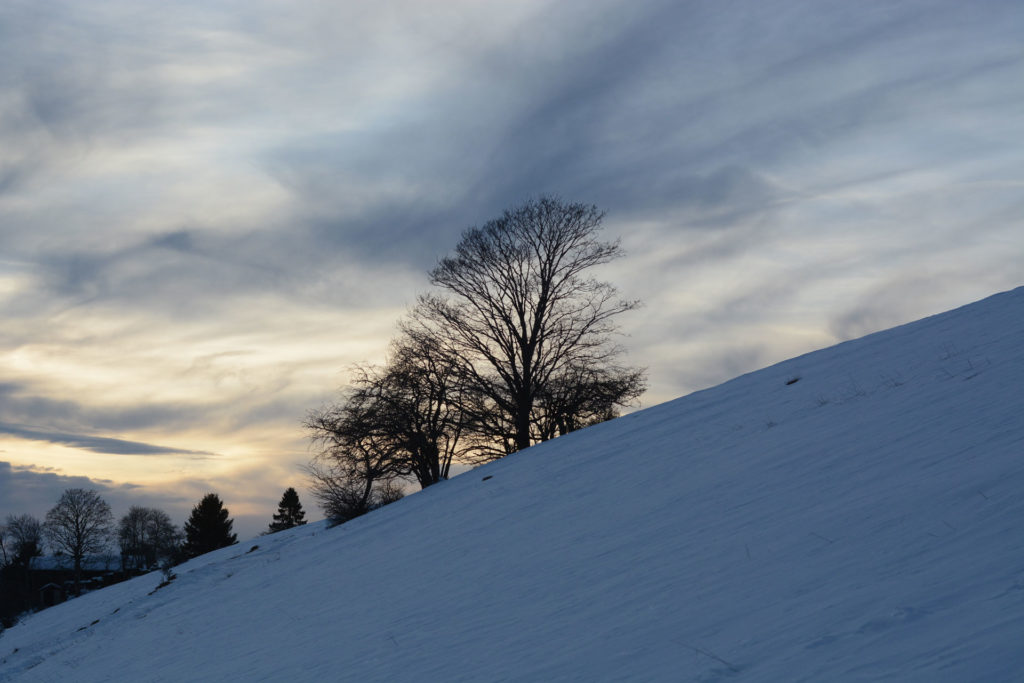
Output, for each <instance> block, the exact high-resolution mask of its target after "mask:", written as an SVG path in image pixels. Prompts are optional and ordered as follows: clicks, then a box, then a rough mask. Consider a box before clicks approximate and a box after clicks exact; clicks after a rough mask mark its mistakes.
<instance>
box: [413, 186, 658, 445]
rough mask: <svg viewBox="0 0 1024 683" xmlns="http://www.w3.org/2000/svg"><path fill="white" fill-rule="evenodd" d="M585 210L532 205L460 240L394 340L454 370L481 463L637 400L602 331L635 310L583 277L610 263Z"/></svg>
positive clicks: (640, 380)
mask: <svg viewBox="0 0 1024 683" xmlns="http://www.w3.org/2000/svg"><path fill="white" fill-rule="evenodd" d="M603 217H604V214H603V213H602V212H600V211H599V210H598V209H597V207H595V206H587V205H584V204H573V203H565V202H563V201H561V200H560V199H558V198H553V197H541V198H540V199H537V200H534V201H528V202H526V203H525V204H523V205H521V206H519V207H516V208H513V209H509V210H506V211H505V212H504V214H503V215H502V216H501V217H499V218H496V219H494V220H491V221H489V222H488V223H486V224H484V226H483V227H481V228H470V229H469V230H467V231H466V232H464V233H463V235H462V239H461V241H460V242H459V243H458V245H457V246H456V248H455V253H454V254H453V255H451V256H448V257H445V258H443V259H441V261H440V262H439V263H438V265H437V267H436V268H434V270H433V271H431V273H430V279H431V283H432V284H434V285H435V286H437V287H439V288H440V289H441V290H442V294H426V295H423V296H421V297H420V298H419V302H418V305H417V307H416V309H415V310H414V312H413V316H412V318H411V320H410V321H409V322H408V323H407V324H406V329H407V330H410V331H415V333H416V334H418V335H423V336H426V337H429V338H432V339H434V340H435V343H436V344H438V345H439V347H440V348H442V349H443V350H444V352H445V354H446V357H447V358H449V359H452V360H453V361H455V362H456V363H457V364H458V375H459V377H460V378H462V380H463V382H464V383H465V384H464V386H465V396H467V397H470V398H471V399H472V400H469V401H464V403H463V408H464V409H465V410H466V411H467V414H468V418H469V420H470V421H471V423H472V425H473V428H474V430H475V432H476V434H477V435H478V436H480V437H482V438H483V443H482V444H481V445H478V447H480V448H481V451H480V454H481V455H482V456H483V459H489V458H493V457H500V456H502V455H505V454H507V453H510V452H512V451H515V450H521V449H523V448H526V447H528V446H530V445H532V444H533V443H536V442H538V441H543V440H545V439H548V438H551V437H553V436H556V435H558V434H562V433H565V432H567V431H571V430H572V429H576V428H578V427H580V426H585V425H586V424H590V423H592V422H594V421H599V420H601V419H607V418H608V417H611V416H614V415H615V414H616V409H617V407H619V406H625V405H628V404H629V403H630V402H632V401H633V400H635V399H636V398H637V397H638V396H639V395H640V394H641V393H642V392H643V390H644V388H645V380H644V373H643V371H641V370H639V369H632V368H624V367H621V366H619V365H618V364H617V359H618V357H619V355H620V354H621V348H620V347H619V346H617V345H615V344H613V343H612V335H613V334H614V333H615V332H616V331H617V328H616V326H615V323H614V319H615V317H616V316H618V315H619V314H621V313H625V312H627V311H630V310H632V309H634V308H636V307H637V306H638V305H639V304H638V302H636V301H626V300H622V299H620V298H618V293H617V290H616V289H615V288H614V287H613V286H612V285H611V284H609V283H607V282H602V281H599V280H596V279H594V278H593V277H592V276H591V270H592V269H593V268H595V267H597V266H601V265H603V264H606V263H609V262H610V261H612V260H614V259H616V258H618V257H619V256H621V253H622V252H621V249H620V247H619V244H618V242H603V241H600V240H599V239H598V234H597V233H598V231H599V229H600V226H601V221H602V219H603Z"/></svg>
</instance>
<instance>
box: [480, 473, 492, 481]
mask: <svg viewBox="0 0 1024 683" xmlns="http://www.w3.org/2000/svg"><path fill="white" fill-rule="evenodd" d="M493 476H494V475H493V474H488V475H487V476H486V477H484V478H483V479H481V480H480V481H487V480H488V479H490V478H491V477H493Z"/></svg>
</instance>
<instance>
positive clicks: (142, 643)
mask: <svg viewBox="0 0 1024 683" xmlns="http://www.w3.org/2000/svg"><path fill="white" fill-rule="evenodd" d="M793 380H796V381H793ZM1022 399H1024V288H1018V289H1016V290H1013V291H1011V292H1006V293H1003V294H998V295H995V296H993V297H990V298H988V299H985V300H983V301H981V302H978V303H976V304H972V305H970V306H966V307H963V308H961V309H957V310H955V311H951V312H948V313H945V314H942V315H938V316H934V317H931V318H926V319H924V320H921V321H918V322H916V323H911V324H909V325H905V326H902V327H898V328H894V329H891V330H887V331H884V332H880V333H877V334H874V335H870V336H868V337H865V338H863V339H859V340H854V341H851V342H846V343H843V344H840V345H838V346H835V347H832V348H829V349H824V350H821V351H818V352H814V353H811V354H807V355H805V356H801V357H799V358H794V359H791V360H789V361H785V362H783V363H780V364H778V365H775V366H772V367H769V368H766V369H764V370H760V371H758V372H754V373H751V374H748V375H744V376H742V377H739V378H737V379H734V380H732V381H730V382H726V383H725V384H722V385H720V386H718V387H714V388H712V389H708V390H705V391H700V392H697V393H694V394H691V395H689V396H686V397H683V398H680V399H677V400H675V401H671V402H669V403H665V404H662V405H659V406H655V407H653V408H650V409H647V410H643V411H639V412H637V413H634V414H631V415H628V416H626V417H623V418H620V419H618V420H614V421H612V422H609V423H605V424H601V425H598V426H596V427H592V428H590V429H586V430H583V431H580V432H577V433H574V434H571V435H569V436H566V437H561V438H559V439H556V440H553V441H551V442H548V443H545V444H542V445H540V446H536V447H533V448H531V449H529V450H527V451H524V452H522V453H519V454H517V455H514V456H511V457H509V458H506V459H504V460H502V461H499V462H496V463H493V464H491V465H488V466H486V467H482V468H478V469H476V470H473V471H471V472H468V473H466V474H463V475H461V476H459V477H456V478H455V479H452V480H451V481H448V482H444V483H442V484H439V485H437V486H435V487H432V488H431V489H429V490H427V491H423V492H420V493H417V494H415V495H412V496H409V497H407V498H405V499H403V500H402V501H399V502H398V503H396V504H394V505H391V506H389V507H387V508H384V509H382V510H379V511H377V512H375V513H373V514H371V515H368V516H366V517H363V518H360V519H357V520H354V521H353V522H350V523H348V524H345V525H343V526H340V527H336V528H333V529H327V528H326V527H325V525H324V524H323V523H318V524H310V525H307V526H305V527H301V528H299V529H295V530H291V531H286V532H281V533H278V534H275V535H272V536H266V537H259V538H256V539H253V540H251V541H248V542H244V543H240V544H238V545H236V546H233V547H231V548H225V549H223V550H220V551H217V552H214V553H210V554H208V555H204V556H202V557H200V558H197V559H195V560H193V561H191V562H189V563H187V564H184V565H182V566H180V567H177V568H176V572H177V578H176V579H175V580H174V581H173V582H172V583H171V584H170V585H168V586H166V587H163V588H160V589H159V590H155V591H154V589H155V588H156V586H157V585H158V583H159V582H160V580H161V579H162V576H161V575H160V574H159V573H154V574H149V575H146V576H142V577H139V578H136V579H134V580H132V581H129V582H125V583H122V584H118V585H115V586H112V587H109V588H106V589H103V590H101V591H96V592H94V593H90V594H87V595H85V596H83V597H81V598H78V599H75V600H72V601H70V602H68V603H65V604H63V605H60V606H58V607H55V608H51V609H49V610H45V611H42V612H39V613H37V614H35V615H32V616H31V617H29V618H28V619H26V620H25V621H24V623H22V624H20V625H18V626H17V627H15V628H13V629H10V630H8V631H6V632H4V633H3V634H2V636H0V681H61V682H66V681H82V682H85V681H113V680H133V681H166V680H220V681H243V680H244V681H256V680H283V679H289V680H319V679H327V680H360V681H367V680H373V681H385V680H386V681H402V680H406V681H442V680H443V681H460V680H507V681H539V680H544V681H569V680H580V681H592V680H616V681H618V680H638V681H650V680H666V681H725V682H728V681H780V680H786V681H823V680H829V681H859V680H873V681H875V680H899V681H969V680H978V681H1009V680H1024V531H1022V529H1024V523H1022V522H1024V400H1022ZM485 476H489V477H490V479H488V480H487V481H483V477H485ZM257 546H258V547H257ZM254 547H255V549H252V548H254Z"/></svg>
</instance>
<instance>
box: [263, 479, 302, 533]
mask: <svg viewBox="0 0 1024 683" xmlns="http://www.w3.org/2000/svg"><path fill="white" fill-rule="evenodd" d="M305 517H306V513H305V512H304V511H303V510H302V503H300V502H299V494H298V493H297V492H296V491H295V489H293V488H292V487H290V486H289V487H288V489H287V490H286V491H285V492H284V495H282V496H281V502H280V503H278V504H277V513H276V514H275V515H274V521H273V522H271V523H270V533H274V532H275V531H284V530H285V529H291V528H292V527H296V526H302V525H303V524H305V523H306V519H305Z"/></svg>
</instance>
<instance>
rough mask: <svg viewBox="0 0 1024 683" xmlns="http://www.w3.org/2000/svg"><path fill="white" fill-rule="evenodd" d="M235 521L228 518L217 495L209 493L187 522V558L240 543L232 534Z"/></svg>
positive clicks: (193, 510) (183, 548)
mask: <svg viewBox="0 0 1024 683" xmlns="http://www.w3.org/2000/svg"><path fill="white" fill-rule="evenodd" d="M233 524H234V520H232V519H230V518H229V517H228V511H227V508H225V507H224V503H222V502H221V499H220V497H219V496H218V495H217V494H216V493H207V494H206V495H205V496H203V499H202V500H201V501H199V504H198V505H196V506H195V507H194V508H192V515H191V516H190V517H189V518H188V521H187V522H185V545H184V546H183V547H182V553H183V554H184V555H185V557H196V556H198V555H202V554H203V553H208V552H210V551H211V550H217V549H218V548H224V547H226V546H229V545H234V544H235V543H237V542H238V536H236V535H235V534H233V533H231V526H232V525H233Z"/></svg>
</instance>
